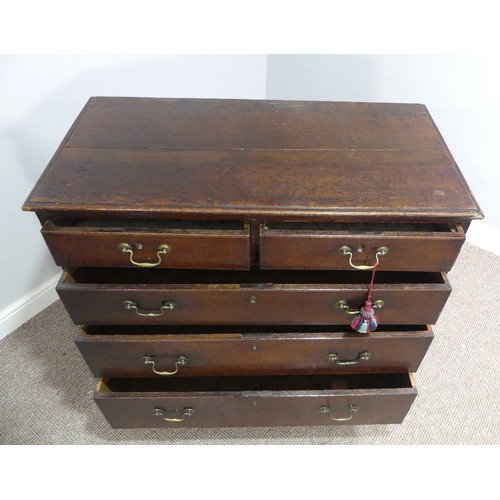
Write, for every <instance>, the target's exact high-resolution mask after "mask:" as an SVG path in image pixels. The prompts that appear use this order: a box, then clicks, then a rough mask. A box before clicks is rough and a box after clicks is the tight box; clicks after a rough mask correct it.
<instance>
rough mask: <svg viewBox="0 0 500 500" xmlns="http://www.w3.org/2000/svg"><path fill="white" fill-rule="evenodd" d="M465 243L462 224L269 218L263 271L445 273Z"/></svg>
mask: <svg viewBox="0 0 500 500" xmlns="http://www.w3.org/2000/svg"><path fill="white" fill-rule="evenodd" d="M464 241H465V232H464V230H463V228H462V226H461V225H460V224H430V223H429V224H403V223H400V224H396V223H392V224H389V223H387V224H383V223H366V224H363V223H306V222H301V223H300V222H269V223H267V224H266V225H261V226H260V266H261V268H262V269H344V270H348V269H356V268H359V267H361V268H365V270H366V267H367V266H368V267H369V266H373V264H374V263H375V262H377V259H378V262H379V265H378V266H379V267H378V269H380V270H386V271H443V272H446V271H449V270H450V269H451V268H452V266H453V264H454V262H455V259H456V258H457V256H458V253H459V251H460V248H461V246H462V244H463V242H464Z"/></svg>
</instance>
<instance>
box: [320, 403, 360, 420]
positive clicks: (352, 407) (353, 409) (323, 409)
mask: <svg viewBox="0 0 500 500" xmlns="http://www.w3.org/2000/svg"><path fill="white" fill-rule="evenodd" d="M347 408H348V409H349V416H348V417H333V416H332V411H331V409H330V407H329V406H322V407H321V408H320V409H319V411H320V413H328V414H329V416H330V419H331V420H335V422H347V421H348V420H351V419H352V417H353V414H354V413H356V412H357V411H358V410H359V406H357V405H352V404H349V405H348V407H347Z"/></svg>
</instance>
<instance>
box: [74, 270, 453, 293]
mask: <svg viewBox="0 0 500 500" xmlns="http://www.w3.org/2000/svg"><path fill="white" fill-rule="evenodd" d="M151 271H152V270H151V269H134V268H131V269H120V270H119V271H117V270H116V269H112V268H94V267H79V268H73V269H70V270H69V271H68V275H67V277H66V282H73V283H95V284H105V283H110V284H127V283H133V284H138V283H140V284H145V285H149V284H170V285H173V284H176V283H177V284H182V285H189V284H200V285H211V284H230V285H235V286H239V287H241V288H247V287H259V286H260V287H262V288H266V287H271V286H273V285H275V284H276V285H280V284H291V285H297V284H299V285H300V284H332V283H335V284H366V283H370V280H371V274H372V273H371V271H307V270H304V271H295V270H294V271H287V270H283V271H282V270H272V271H268V270H250V271H207V270H181V269H154V270H153V272H151ZM375 283H376V284H401V283H405V284H421V283H436V284H444V283H446V280H445V277H444V275H443V274H442V273H438V272H427V273H425V272H400V271H379V272H378V273H377V275H376V279H375Z"/></svg>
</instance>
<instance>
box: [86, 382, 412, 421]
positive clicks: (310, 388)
mask: <svg viewBox="0 0 500 500" xmlns="http://www.w3.org/2000/svg"><path fill="white" fill-rule="evenodd" d="M416 395H417V390H416V388H415V386H414V382H413V379H412V377H411V376H410V375H408V374H385V375H384V374H380V375H379V376H378V377H376V378H375V377H370V376H363V375H330V376H314V375H309V376H295V377H294V376H289V377H239V378H235V377H221V378H215V377H204V378H197V379H196V378H195V379H189V378H172V379H158V378H155V379H104V380H100V381H99V383H98V385H97V387H96V390H95V392H94V400H95V401H96V403H97V405H98V406H99V408H100V409H101V411H102V413H103V414H104V416H105V417H106V419H107V420H108V422H109V423H110V425H111V426H112V427H114V428H123V427H138V428H145V427H174V428H179V427H235V426H237V427H245V426H252V427H254V426H293V425H314V426H316V425H345V424H354V425H358V424H395V423H401V422H402V421H403V419H404V417H405V416H406V414H407V412H408V410H409V409H410V407H411V405H412V403H413V401H414V400H415V397H416ZM352 405H354V406H356V407H357V411H356V412H352V411H351V410H350V406H352ZM322 408H326V411H321V410H322ZM155 410H156V411H155ZM189 410H191V412H189ZM188 412H189V413H192V414H191V415H190V416H188V415H186V413H188ZM351 415H352V418H351V419H350V420H343V421H336V420H332V418H336V419H347V418H349V417H350V416H351ZM164 417H165V418H169V419H175V421H166V420H164ZM179 420H180V421H179Z"/></svg>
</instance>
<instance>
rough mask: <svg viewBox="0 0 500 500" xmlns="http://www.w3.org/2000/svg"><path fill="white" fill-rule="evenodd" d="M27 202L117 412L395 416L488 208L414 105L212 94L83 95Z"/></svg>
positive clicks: (270, 422)
mask: <svg viewBox="0 0 500 500" xmlns="http://www.w3.org/2000/svg"><path fill="white" fill-rule="evenodd" d="M23 208H24V209H25V210H30V211H35V212H36V214H37V216H38V218H39V220H40V223H41V225H42V235H43V237H44V239H45V241H46V243H47V246H48V248H49V249H50V251H51V253H52V255H53V257H54V260H55V262H56V263H57V264H58V265H60V266H62V267H63V268H64V272H63V275H62V277H61V280H60V282H59V285H58V286H57V291H58V293H59V296H60V298H61V300H62V301H63V303H64V305H65V307H66V309H67V311H68V314H69V315H70V317H71V318H72V320H73V321H74V322H75V323H76V324H78V325H82V328H81V334H80V335H79V336H78V338H77V340H76V344H77V346H78V348H79V350H80V351H81V353H82V355H83V357H84V358H85V360H86V362H87V363H88V366H89V368H90V370H91V371H92V373H93V374H94V375H95V377H97V378H98V383H97V386H96V389H95V393H94V398H95V401H96V403H97V404H98V405H99V407H100V409H101V411H102V413H103V414H104V416H105V417H106V418H107V420H108V421H109V423H110V424H111V425H112V426H113V427H163V426H171V427H184V426H188V427H204V426H261V425H262V426H274V425H335V424H373V423H399V422H401V421H402V420H403V419H404V417H405V415H406V414H407V412H408V411H409V409H410V406H411V404H412V402H413V400H414V399H415V397H416V394H417V390H416V387H415V384H414V380H413V377H412V372H415V371H416V370H417V369H418V367H419V364H420V362H421V361H422V359H423V357H424V355H425V353H426V350H427V348H428V347H429V345H430V343H431V341H432V338H433V333H432V328H431V326H429V325H432V324H435V323H436V322H437V321H438V318H439V315H440V313H441V310H442V309H443V307H444V306H445V304H446V300H447V298H448V296H449V294H450V292H451V286H450V284H449V282H448V280H447V276H446V272H447V271H449V270H450V269H451V268H452V266H453V264H454V261H455V259H456V257H457V255H458V253H459V251H460V247H461V245H462V244H463V242H464V240H465V234H466V232H467V229H468V227H469V224H470V222H471V220H473V219H479V218H482V213H481V210H480V209H479V207H478V205H477V203H476V201H475V200H474V198H473V196H472V194H471V193H470V190H469V188H468V187H467V184H466V182H465V181H464V179H463V177H462V175H461V173H460V171H459V169H458V167H457V165H456V164H455V161H454V160H453V158H452V156H451V154H450V152H449V151H448V149H447V147H446V145H445V144H444V142H443V140H442V138H441V136H440V134H439V132H438V130H437V129H436V127H435V125H434V123H433V121H432V119H431V117H430V116H429V113H428V112H427V110H426V108H425V106H423V105H418V104H376V103H346V102H341V103H333V102H302V101H257V100H256V101H251V100H215V99H213V100H211V99H144V98H105V97H96V98H92V99H90V100H89V102H88V103H87V105H86V106H85V108H84V109H83V111H82V112H81V114H80V115H79V117H78V118H77V120H76V121H75V123H74V125H73V127H72V128H71V129H70V131H69V132H68V134H67V136H66V138H65V139H64V141H63V143H62V144H61V146H60V147H59V149H58V151H57V152H56V154H55V155H54V157H53V159H52V160H51V162H50V163H49V165H48V166H47V168H46V170H45V172H44V173H43V175H42V176H41V178H40V180H39V181H38V183H37V184H36V186H35V187H34V189H33V191H32V192H31V194H30V196H29V197H28V199H27V201H26V203H25V205H24V207H23ZM374 266H376V272H375V273H373V272H372V269H373V267H374ZM372 278H373V279H374V284H373V287H372V292H373V305H374V307H376V313H377V316H378V318H379V323H380V324H379V326H378V328H377V329H376V330H375V331H372V332H369V333H367V334H362V333H358V332H356V331H355V330H354V329H352V328H351V326H350V324H351V320H352V317H353V316H354V315H355V314H357V313H358V312H359V309H360V307H361V306H362V305H363V303H364V301H365V300H366V298H367V292H368V289H369V284H370V281H371V279H372Z"/></svg>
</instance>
